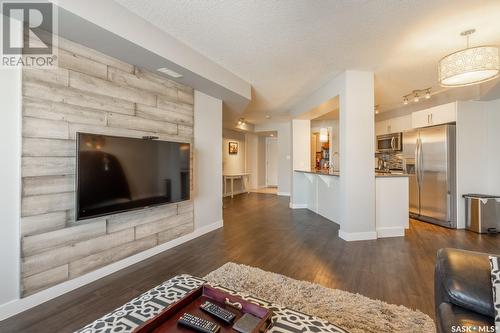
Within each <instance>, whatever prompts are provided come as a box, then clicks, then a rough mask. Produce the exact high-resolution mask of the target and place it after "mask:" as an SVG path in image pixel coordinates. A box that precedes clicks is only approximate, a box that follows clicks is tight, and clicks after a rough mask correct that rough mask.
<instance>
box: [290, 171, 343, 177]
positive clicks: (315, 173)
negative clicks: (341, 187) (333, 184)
mask: <svg viewBox="0 0 500 333" xmlns="http://www.w3.org/2000/svg"><path fill="white" fill-rule="evenodd" d="M294 171H295V172H303V173H312V174H313V175H320V176H333V177H339V176H340V172H339V171H333V172H329V171H327V170H311V171H306V170H294Z"/></svg>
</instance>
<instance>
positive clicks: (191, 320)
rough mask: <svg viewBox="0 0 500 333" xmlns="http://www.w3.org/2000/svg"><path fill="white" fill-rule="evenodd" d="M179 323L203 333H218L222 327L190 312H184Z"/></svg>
mask: <svg viewBox="0 0 500 333" xmlns="http://www.w3.org/2000/svg"><path fill="white" fill-rule="evenodd" d="M177 323H179V324H181V325H184V326H186V327H189V328H191V329H193V330H195V331H198V332H203V333H216V332H218V331H219V329H220V326H219V325H217V324H215V323H212V322H211V321H208V320H206V319H203V318H199V317H196V316H193V315H192V314H190V313H184V314H183V315H182V317H180V318H179V320H178V321H177Z"/></svg>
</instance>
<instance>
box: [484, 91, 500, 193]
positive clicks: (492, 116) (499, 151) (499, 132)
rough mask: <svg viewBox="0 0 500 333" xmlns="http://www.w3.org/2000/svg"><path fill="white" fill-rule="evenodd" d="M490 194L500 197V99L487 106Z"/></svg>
mask: <svg viewBox="0 0 500 333" xmlns="http://www.w3.org/2000/svg"><path fill="white" fill-rule="evenodd" d="M486 112H487V129H488V138H487V142H488V144H487V147H488V194H492V195H500V99H497V100H494V101H491V102H488V103H487V104H486Z"/></svg>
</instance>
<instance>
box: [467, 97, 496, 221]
mask: <svg viewBox="0 0 500 333" xmlns="http://www.w3.org/2000/svg"><path fill="white" fill-rule="evenodd" d="M499 147H500V100H495V101H490V102H459V103H458V112H457V201H458V204H457V227H458V228H459V229H462V228H465V200H464V199H463V198H462V195H464V194H467V193H481V194H491V195H500V148H499Z"/></svg>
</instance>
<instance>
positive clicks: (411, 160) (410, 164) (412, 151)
mask: <svg viewBox="0 0 500 333" xmlns="http://www.w3.org/2000/svg"><path fill="white" fill-rule="evenodd" d="M418 133H419V132H418V130H414V131H407V132H404V133H403V151H402V155H403V158H404V160H405V163H406V172H407V173H408V175H409V179H408V180H409V189H410V193H409V199H410V207H409V210H410V214H412V215H417V216H418V215H420V193H419V185H418V179H417V172H416V171H417V160H416V150H417V139H418Z"/></svg>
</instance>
